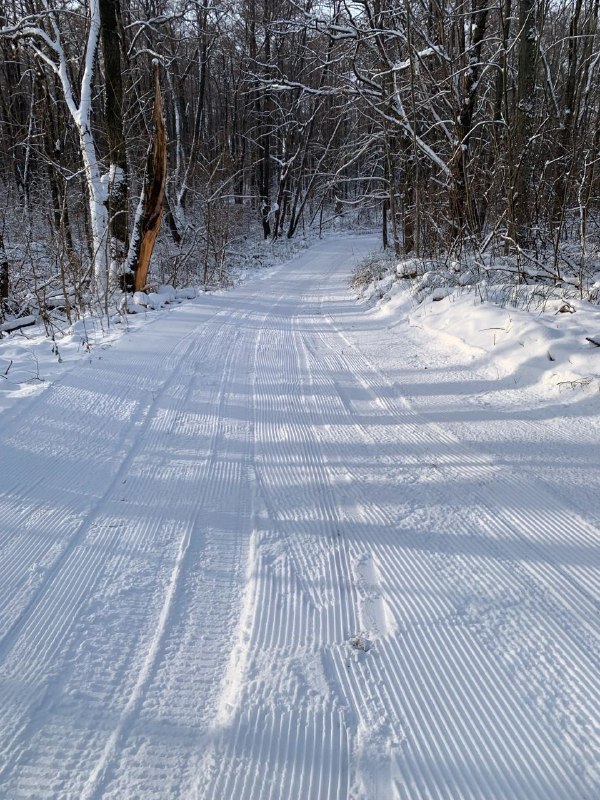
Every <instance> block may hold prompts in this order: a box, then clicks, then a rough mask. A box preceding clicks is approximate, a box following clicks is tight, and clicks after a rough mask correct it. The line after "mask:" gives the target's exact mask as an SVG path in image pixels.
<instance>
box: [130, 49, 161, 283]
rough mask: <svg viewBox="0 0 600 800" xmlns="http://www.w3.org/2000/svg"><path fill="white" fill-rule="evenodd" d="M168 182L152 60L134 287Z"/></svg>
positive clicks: (141, 276) (143, 273)
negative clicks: (149, 120)
mask: <svg viewBox="0 0 600 800" xmlns="http://www.w3.org/2000/svg"><path fill="white" fill-rule="evenodd" d="M166 182H167V134H166V130H165V120H164V115H163V103H162V95H161V91H160V81H159V77H158V62H156V61H155V62H154V135H153V137H152V141H151V143H150V147H149V148H148V155H147V158H146V173H145V175H144V186H143V188H142V194H141V197H140V201H139V204H138V209H137V213H136V215H135V223H134V227H133V235H132V237H131V246H130V249H129V255H128V258H127V266H128V267H129V268H130V269H131V270H132V271H133V273H134V289H135V291H136V292H139V291H142V290H143V289H144V287H145V286H146V282H147V278H148V269H149V267H150V259H151V257H152V251H153V250H154V243H155V242H156V237H157V236H158V232H159V230H160V223H161V220H162V212H163V203H164V197H165V185H166Z"/></svg>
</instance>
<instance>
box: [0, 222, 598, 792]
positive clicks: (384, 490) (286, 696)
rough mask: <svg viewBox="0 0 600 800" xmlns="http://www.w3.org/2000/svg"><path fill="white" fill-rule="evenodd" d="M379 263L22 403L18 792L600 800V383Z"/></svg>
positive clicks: (315, 260)
mask: <svg viewBox="0 0 600 800" xmlns="http://www.w3.org/2000/svg"><path fill="white" fill-rule="evenodd" d="M375 246H376V239H375V238H374V237H368V236H363V237H358V236H355V237H339V238H332V239H329V240H326V241H324V242H321V243H319V244H317V245H315V246H314V247H312V248H311V249H310V250H308V251H306V252H304V253H303V254H301V255H299V256H297V257H296V258H295V259H293V260H292V261H291V262H289V263H288V264H285V265H283V266H281V267H279V268H276V269H274V270H269V271H268V272H265V273H263V274H262V276H260V277H258V276H257V277H255V278H253V279H250V280H248V281H246V282H245V283H244V284H243V285H242V286H240V287H238V288H237V289H234V290H232V291H229V292H227V293H223V294H216V295H203V296H201V297H199V298H197V299H195V300H192V301H189V302H187V303H185V304H183V305H180V306H178V307H177V308H175V309H173V310H170V311H161V312H157V313H156V314H155V316H154V317H153V318H152V321H150V322H147V323H146V324H145V325H144V326H143V327H141V328H139V329H137V330H132V331H130V332H128V333H126V334H125V335H123V336H121V337H120V338H117V339H116V340H115V341H114V342H113V343H112V345H111V346H110V347H108V348H106V349H101V348H95V349H93V350H92V352H91V354H89V355H88V354H83V355H82V356H81V358H80V360H79V361H78V362H74V363H75V366H72V365H69V368H68V369H65V370H64V371H63V373H62V375H60V376H59V377H58V378H57V380H55V382H53V383H52V384H51V385H50V386H49V387H48V388H47V389H46V390H45V391H43V392H39V393H37V394H35V395H33V396H31V397H28V398H25V399H23V398H21V399H20V400H19V402H14V403H12V405H9V406H8V407H7V408H5V410H4V411H3V412H2V417H1V434H0V436H1V444H2V446H1V448H0V459H1V465H2V475H3V481H2V487H1V488H2V491H1V493H0V526H1V527H0V797H1V798H2V799H3V800H20V799H21V798H43V799H44V800H46V799H47V798H48V799H49V798H56V799H57V800H58V799H60V800H67V799H71V800H80V799H81V800H99V799H100V798H113V799H114V800H125V799H126V798H127V799H128V798H131V799H133V798H139V800H179V799H180V798H186V800H187V798H202V800H229V798H232V799H233V800H280V799H282V800H309V799H310V800H333V799H334V798H336V799H337V800H350V798H352V800H359V799H360V798H362V799H363V800H364V799H365V798H369V799H371V798H373V799H375V798H381V800H393V799H394V798H403V800H421V798H436V800H450V799H452V800H480V799H483V798H490V800H502V799H504V798H506V800H509V799H510V800H520V799H522V800H538V799H539V800H594V799H595V798H598V797H600V767H599V764H600V760H599V747H598V739H599V729H598V711H599V697H600V692H599V688H600V687H599V684H600V671H599V670H598V634H599V617H598V593H599V591H600V581H599V572H600V571H599V566H600V549H599V547H598V544H599V541H598V540H599V529H600V474H599V473H600V470H599V469H598V465H599V459H600V399H599V395H598V393H597V391H591V390H590V388H589V386H588V388H587V390H586V389H585V387H583V388H582V387H581V386H579V385H578V386H574V387H573V390H572V391H571V390H570V389H569V391H568V392H566V393H565V392H564V391H561V388H560V387H558V386H554V387H553V389H552V391H550V389H549V384H548V383H546V384H543V386H544V392H541V391H540V390H539V387H540V385H541V384H539V382H538V381H537V379H536V380H533V379H531V378H530V377H528V378H527V379H526V380H522V379H521V378H522V375H521V373H517V376H516V377H515V375H514V374H509V373H508V372H505V373H502V374H501V373H500V371H498V369H497V367H496V366H495V365H494V364H491V362H489V361H488V360H487V358H486V357H485V353H483V355H482V352H483V351H476V350H474V349H472V348H471V349H469V348H465V349H462V350H458V351H457V350H456V349H452V347H451V346H450V345H449V344H448V342H447V341H446V340H445V339H440V338H439V336H438V335H437V334H436V333H435V332H434V331H433V327H435V326H433V327H432V325H429V326H427V325H425V316H426V315H427V313H430V316H431V314H437V313H439V308H440V306H435V308H434V306H433V304H431V305H430V306H429V309H430V312H427V308H426V307H423V309H421V310H420V311H417V312H412V317H411V319H412V326H409V325H408V324H407V322H406V314H400V313H398V314H392V313H389V311H388V312H386V311H385V309H379V310H378V309H373V310H371V311H368V310H367V309H366V308H365V306H364V304H360V303H359V304H357V303H356V301H355V299H354V298H353V297H352V295H351V293H350V290H349V288H348V281H349V276H350V273H351V271H352V269H353V265H354V264H355V263H356V261H357V260H358V259H359V258H361V257H363V256H364V255H365V254H366V253H368V252H369V251H370V250H372V249H373V248H374V247H375ZM419 315H420V316H419ZM574 316H576V315H574ZM437 327H438V328H440V325H437ZM590 347H592V345H590ZM444 348H445V349H444ZM598 358H599V359H600V348H598ZM517 378H519V379H517ZM562 389H563V390H564V387H562Z"/></svg>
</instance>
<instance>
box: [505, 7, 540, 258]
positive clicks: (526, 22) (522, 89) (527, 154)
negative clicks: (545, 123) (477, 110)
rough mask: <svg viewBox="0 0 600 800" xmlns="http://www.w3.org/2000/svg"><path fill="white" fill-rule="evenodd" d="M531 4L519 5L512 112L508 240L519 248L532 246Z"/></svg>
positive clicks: (533, 36)
mask: <svg viewBox="0 0 600 800" xmlns="http://www.w3.org/2000/svg"><path fill="white" fill-rule="evenodd" d="M535 6H536V4H535V0H520V2H519V71H518V75H517V108H516V112H515V137H514V141H515V145H514V150H513V152H514V159H513V163H512V164H511V172H512V181H511V184H512V225H511V228H512V236H513V239H514V240H515V241H516V242H517V244H518V245H519V246H521V247H530V246H531V245H532V243H533V237H532V230H531V223H532V219H533V214H532V200H533V192H532V189H533V186H532V184H533V177H534V159H533V156H532V153H531V143H532V136H533V131H534V111H535V72H536V49H537V30H536V19H535Z"/></svg>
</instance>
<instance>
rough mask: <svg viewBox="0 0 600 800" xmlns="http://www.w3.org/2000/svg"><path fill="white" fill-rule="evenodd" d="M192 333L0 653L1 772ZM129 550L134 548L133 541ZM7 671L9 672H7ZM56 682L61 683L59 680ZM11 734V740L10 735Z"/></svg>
mask: <svg viewBox="0 0 600 800" xmlns="http://www.w3.org/2000/svg"><path fill="white" fill-rule="evenodd" d="M194 333H195V331H192V332H191V333H188V335H187V336H186V338H185V339H184V340H182V341H179V343H178V345H177V346H176V348H175V350H174V351H172V352H171V353H169V354H168V355H167V359H168V360H170V362H171V363H170V364H169V366H168V372H167V376H166V378H165V380H164V381H163V384H162V387H161V389H160V391H159V392H158V393H155V394H154V395H153V399H152V401H151V402H150V404H149V406H148V409H147V412H146V414H145V416H144V418H143V420H142V421H141V423H140V424H139V425H138V429H137V431H135V434H136V436H130V437H129V438H128V444H129V445H131V446H130V447H129V449H128V452H127V455H126V456H125V459H124V460H123V461H122V462H121V464H120V467H119V469H118V471H117V473H116V475H115V477H114V478H113V480H112V481H111V483H110V485H109V487H108V489H107V490H106V491H105V492H104V494H103V495H102V497H101V498H100V499H99V500H98V501H96V503H95V510H94V511H93V513H92V515H90V516H88V517H87V518H86V519H84V521H83V523H82V525H81V526H80V528H79V530H78V531H77V532H76V536H75V538H71V539H70V540H68V542H67V547H66V549H65V550H63V552H62V553H61V556H60V558H59V559H58V560H57V562H55V563H54V565H53V567H52V569H51V570H49V571H48V573H47V574H46V579H45V581H44V583H43V584H42V586H41V587H40V588H39V589H38V591H37V592H36V593H35V594H34V596H33V598H32V599H31V600H30V602H29V605H28V607H27V609H26V612H25V613H24V614H23V615H22V616H21V617H20V618H19V620H18V621H17V625H16V626H14V628H13V630H12V632H11V634H10V639H8V640H7V639H5V640H4V643H3V644H4V647H3V650H2V651H1V654H2V656H3V657H4V658H5V659H6V658H7V656H8V655H9V654H10V656H11V659H12V661H11V666H10V668H8V667H7V666H5V667H4V668H3V670H2V673H3V677H4V679H5V686H6V687H7V690H6V691H7V692H8V694H7V696H6V697H5V698H3V699H4V700H5V703H4V704H3V705H4V707H5V708H6V711H7V714H8V715H10V716H8V719H7V724H6V725H5V737H4V738H5V741H6V744H7V746H6V747H5V752H10V753H11V755H12V759H7V761H6V762H5V765H4V767H5V770H6V768H8V767H9V766H10V763H11V761H12V762H13V763H14V762H15V761H16V760H18V752H19V748H20V745H19V744H18V742H23V743H26V742H27V741H28V739H29V738H30V731H31V730H33V729H32V728H31V725H35V724H36V722H35V720H36V716H40V714H42V715H43V713H44V709H45V707H46V706H48V703H49V702H50V701H51V698H52V695H53V694H55V693H56V690H57V689H58V686H57V684H56V681H55V680H52V679H51V680H50V681H47V680H46V681H43V680H42V682H41V683H39V688H38V689H36V690H35V691H33V690H32V687H33V686H35V685H36V682H39V680H40V679H41V677H42V676H43V675H44V674H45V673H46V672H47V664H48V663H52V660H53V658H54V655H55V654H57V653H58V649H59V647H61V646H62V642H63V641H64V639H65V637H66V636H67V634H68V632H69V630H70V628H71V626H72V625H73V622H74V620H75V617H74V616H73V613H74V612H75V610H76V609H78V607H79V605H80V603H81V600H82V598H83V597H84V596H85V595H86V594H88V593H89V592H90V590H91V587H92V586H93V585H94V582H95V581H97V579H98V577H99V575H100V574H101V573H102V572H103V570H104V569H105V567H104V565H103V561H104V554H106V553H109V552H110V551H111V548H114V545H115V544H116V536H117V535H118V533H119V527H120V525H119V523H118V520H117V523H113V522H112V521H111V519H112V518H113V515H111V514H109V515H108V516H106V514H105V513H104V509H105V508H106V509H109V508H110V507H111V501H110V498H111V496H112V495H115V494H118V493H119V491H120V486H121V479H122V478H123V476H125V475H128V474H129V472H130V470H131V469H132V464H133V463H134V462H135V459H136V457H137V456H138V454H139V452H140V451H141V449H142V443H143V442H144V436H147V437H148V438H149V440H150V441H157V432H156V431H154V430H153V420H154V415H155V412H156V410H157V409H158V408H159V407H160V404H161V402H163V401H165V402H166V398H167V397H168V394H169V390H170V388H171V387H172V386H173V385H174V384H175V383H176V381H177V376H178V368H179V367H180V366H181V363H183V362H184V360H185V359H186V358H188V359H189V358H191V359H192V360H194V350H196V349H198V347H199V346H202V345H201V344H199V343H198V342H197V341H195V337H194ZM213 344H214V343H213ZM130 491H131V490H130ZM119 510H120V509H119ZM103 520H105V521H103ZM144 528H145V525H143V524H142V526H141V527H140V530H139V536H140V537H141V536H143V535H144ZM90 537H91V538H92V541H90V543H89V545H84V542H85V540H86V539H90ZM132 545H133V546H134V547H135V545H136V542H135V540H134V541H133V542H132ZM120 563H121V562H120V560H118V559H117V560H116V561H115V563H114V564H113V565H112V566H113V569H115V570H117V571H118V569H119V565H120ZM59 575H60V578H59V577H58V576H59ZM146 613H147V612H146ZM47 620H52V623H51V625H48V624H47ZM11 647H12V650H11ZM19 649H20V651H21V652H20V654H19ZM32 650H33V652H37V653H38V657H37V658H35V659H30V658H29V657H28V653H30V652H32ZM41 654H45V656H44V657H43V658H40V655H41ZM9 669H10V671H8V670H9ZM11 673H12V674H14V675H15V676H16V675H18V676H19V677H18V684H17V685H18V686H23V690H20V689H19V690H18V691H16V692H15V690H14V686H15V680H14V679H13V678H11V677H10V675H11ZM61 680H62V682H64V680H65V677H64V675H63V676H62V678H61ZM36 709H37V711H36ZM28 716H29V717H30V719H29V720H28ZM9 720H10V721H9ZM21 720H24V722H21ZM11 729H12V731H13V734H12V736H11V735H10V731H11ZM1 774H2V773H0V775H1Z"/></svg>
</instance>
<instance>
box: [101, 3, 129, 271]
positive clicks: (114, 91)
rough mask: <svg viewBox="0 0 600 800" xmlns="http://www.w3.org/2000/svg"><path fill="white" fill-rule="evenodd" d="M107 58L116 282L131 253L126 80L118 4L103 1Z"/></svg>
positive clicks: (110, 222) (109, 205)
mask: <svg viewBox="0 0 600 800" xmlns="http://www.w3.org/2000/svg"><path fill="white" fill-rule="evenodd" d="M99 8H100V24H101V34H102V52H103V55H104V80H105V87H104V89H105V109H104V112H105V119H106V135H107V138H108V158H109V163H110V168H109V174H108V197H107V200H106V205H107V208H108V215H109V216H108V226H109V237H110V238H109V242H110V244H109V254H110V260H111V267H110V274H111V278H112V279H114V277H115V275H116V273H117V271H118V268H119V265H120V264H121V263H122V262H123V260H124V258H125V254H126V252H127V234H128V224H127V199H128V193H129V192H128V172H127V152H126V147H125V133H124V130H123V79H122V74H121V73H122V67H121V38H120V25H119V15H120V7H119V2H118V0H99Z"/></svg>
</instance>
